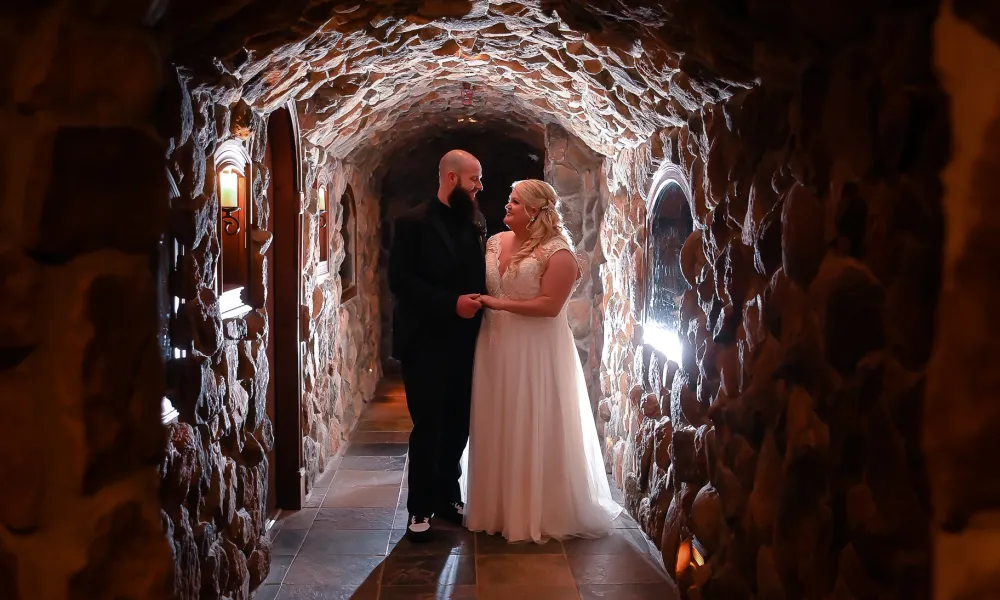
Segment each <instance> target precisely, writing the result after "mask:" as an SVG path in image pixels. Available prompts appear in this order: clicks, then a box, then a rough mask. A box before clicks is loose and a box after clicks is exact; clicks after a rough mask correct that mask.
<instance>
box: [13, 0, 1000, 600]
mask: <svg viewBox="0 0 1000 600" xmlns="http://www.w3.org/2000/svg"><path fill="white" fill-rule="evenodd" d="M8 4H9V5H10V6H7V5H8ZM995 4H996V3H995V2H994V3H990V2H984V1H981V0H979V1H977V0H914V1H912V2H893V1H879V0H874V1H871V2H866V3H858V2H854V3H837V2H832V3H831V2H827V3H821V2H806V1H804V0H788V1H787V2H786V1H777V2H756V1H744V0H726V1H721V0H600V1H593V2H584V1H572V2H571V1H568V0H539V1H538V2H525V1H520V2H519V1H514V0H407V1H391V0H378V1H369V2H358V1H357V0H302V1H300V2H275V1H274V0H239V1H225V0H224V1H223V2H219V3H197V2H180V1H178V0H156V1H148V0H136V1H135V2H94V1H91V0H88V1H86V2H85V1H82V0H63V1H61V2H51V1H49V2H46V1H42V2H14V3H10V2H8V3H6V4H5V5H4V7H3V8H0V50H2V52H0V129H2V131H3V132H4V133H5V134H6V135H4V136H0V190H2V191H0V482H2V484H0V485H2V486H3V491H2V493H0V600H29V599H30V600H35V599H38V600H252V598H254V597H264V594H268V593H270V594H277V595H280V596H281V597H282V598H308V599H309V600H319V599H320V598H323V597H337V594H340V595H341V597H343V596H344V594H347V596H346V597H351V596H356V597H359V598H364V597H365V594H368V595H369V596H370V595H371V594H372V593H381V594H382V597H383V598H386V597H400V596H399V595H400V594H404V595H405V594H411V593H412V592H414V591H416V590H417V588H416V587H413V586H410V585H409V584H411V583H412V584H414V585H425V584H426V585H431V582H430V579H429V578H435V580H434V583H435V584H437V583H441V584H442V585H443V586H444V587H443V588H442V590H440V593H439V591H438V590H431V589H429V588H428V589H426V590H421V593H423V592H426V594H425V596H427V597H436V596H442V595H443V596H447V595H449V594H450V595H451V596H452V597H462V598H473V597H478V598H482V597H486V596H490V595H491V594H493V595H495V594H499V593H501V592H503V593H506V592H508V591H509V590H498V589H494V588H499V587H503V586H504V585H508V584H509V585H514V586H519V585H522V583H523V584H525V585H527V583H528V582H529V580H528V579H525V578H526V577H527V578H530V583H532V584H535V583H537V584H538V585H539V586H541V587H546V586H548V587H547V590H543V591H542V592H541V593H543V595H545V597H546V598H547V599H549V596H551V597H552V598H551V599H549V600H552V599H555V598H558V597H559V595H560V594H567V595H569V596H570V597H574V598H575V597H576V595H575V594H579V595H580V597H582V598H598V597H600V598H605V599H611V598H620V597H624V598H632V599H633V600H634V599H635V598H643V597H644V595H645V597H648V596H649V595H650V594H653V595H654V596H656V595H658V594H661V593H662V592H663V590H664V589H665V587H663V586H666V587H669V589H670V590H671V591H672V592H676V595H677V597H678V598H681V599H684V600H730V599H733V600H737V599H738V600H744V599H747V598H752V599H755V600H765V599H766V600H780V599H785V600H792V599H799V598H802V599H807V600H847V599H851V598H856V599H859V600H860V599H867V598H878V599H880V600H881V599H886V600H890V599H905V600H930V599H934V600H972V599H975V600H978V599H980V598H996V597H1000V552H997V550H996V549H997V548H998V547H1000V530H998V529H997V528H996V527H995V525H994V523H995V522H996V518H995V514H996V512H997V511H998V510H1000V486H998V485H997V483H996V478H995V477H993V476H991V475H989V473H992V472H993V470H994V469H993V465H992V458H993V456H995V455H996V443H995V441H994V440H995V439H997V431H1000V403H998V402H996V401H995V398H996V390H997V388H998V383H1000V382H998V380H997V376H996V375H995V373H996V369H995V365H996V364H997V363H998V362H1000V341H998V338H997V335H996V331H998V327H997V324H996V317H995V314H996V310H995V306H994V305H995V304H996V298H997V297H998V296H1000V278H997V277H996V264H997V263H998V262H1000V245H998V242H997V240H1000V211H998V210H997V209H996V207H997V206H1000V191H998V188H997V186H996V185H995V183H994V174H995V173H996V172H997V170H998V168H1000V144H998V143H997V141H996V140H998V139H1000V135H998V132H1000V78H998V77H997V73H1000V15H998V12H997V10H996V6H995ZM454 146H465V147H467V149H469V150H471V151H473V152H474V153H476V154H478V155H480V157H481V158H482V159H483V168H484V175H485V180H484V181H485V183H486V191H485V192H484V194H483V196H482V198H481V200H482V205H483V209H484V212H486V215H487V219H488V221H489V228H490V230H491V232H496V231H499V230H501V229H502V226H501V225H499V224H498V221H499V218H500V210H501V208H502V204H503V200H504V198H505V197H506V195H507V194H508V193H509V183H510V181H511V180H513V179H518V178H522V177H537V178H540V179H543V180H544V181H545V182H546V183H547V184H549V186H551V188H552V189H553V190H554V191H555V193H556V196H557V202H552V203H550V204H551V206H553V207H556V206H557V207H558V210H559V211H560V213H561V216H562V218H563V220H564V221H565V225H566V230H567V234H566V235H567V237H568V238H570V239H569V240H567V241H568V242H571V245H572V246H573V250H574V253H575V254H576V258H577V263H578V265H579V267H580V269H579V272H580V274H581V277H580V280H579V283H578V284H576V285H577V287H575V288H574V291H573V292H572V294H571V295H570V297H569V299H568V300H567V301H566V302H565V303H564V304H563V306H562V307H561V309H562V310H564V313H561V314H564V315H565V318H566V326H567V327H569V329H570V331H571V334H572V339H570V338H569V337H568V336H563V339H564V340H565V341H566V343H567V346H566V347H567V348H569V350H570V352H568V353H571V351H572V350H573V348H572V347H571V346H572V345H575V350H576V353H577V355H578V357H579V359H580V366H581V368H582V372H583V381H584V384H585V387H586V391H587V394H586V397H584V394H582V393H580V394H577V396H579V398H580V400H581V402H580V403H579V405H580V406H582V410H581V413H582V412H586V411H587V410H588V409H589V410H590V413H591V416H592V417H593V422H594V425H595V428H596V431H597V436H596V437H597V439H596V440H594V439H593V438H594V436H593V435H591V434H589V433H588V434H587V435H588V436H589V438H588V439H589V441H590V442H593V444H592V445H595V446H598V447H597V449H596V450H595V451H594V452H593V453H592V455H593V456H594V457H595V460H593V461H592V464H593V465H596V467H597V470H599V469H600V463H601V461H602V460H603V466H604V469H605V471H606V472H607V475H608V478H609V480H610V481H611V482H612V485H613V487H614V488H615V489H616V490H617V495H616V499H617V500H618V501H619V502H620V504H621V506H622V507H623V508H624V509H625V510H626V512H627V513H628V515H629V518H630V519H631V520H625V521H623V524H627V525H629V526H626V527H621V528H619V530H618V532H617V533H616V534H615V535H614V536H611V537H609V538H608V539H607V540H604V541H601V542H600V543H593V544H575V543H570V542H567V543H565V544H554V545H552V546H549V547H548V548H546V549H545V550H544V551H541V554H539V555H537V556H536V555H531V559H532V560H529V559H526V558H524V557H523V555H521V554H518V553H519V552H521V551H522V549H520V548H516V547H511V548H506V547H500V546H498V545H494V544H493V542H492V541H489V540H480V539H479V538H477V537H476V536H473V535H471V534H468V535H467V534H466V533H463V532H462V531H459V530H453V531H452V532H451V533H449V534H447V535H446V536H445V538H444V539H445V541H444V542H442V543H441V544H440V545H438V546H430V547H429V548H428V549H427V552H426V553H425V554H424V555H421V554H420V551H417V550H416V549H408V548H406V547H405V545H402V544H396V545H393V544H394V543H395V541H397V539H398V525H399V523H398V521H397V514H396V507H397V506H398V502H399V497H400V495H401V493H402V492H401V490H402V487H401V486H402V485H403V484H402V473H403V469H405V467H406V462H405V461H406V459H405V448H404V447H403V446H404V445H403V440H404V433H403V432H404V431H405V428H406V426H407V419H406V418H405V416H404V415H403V412H402V409H401V402H400V399H399V397H398V395H395V396H393V394H392V393H390V392H391V390H389V388H386V387H382V388H380V387H379V386H380V385H382V386H386V385H388V384H386V383H382V382H383V381H387V380H389V379H391V376H392V374H393V369H394V365H393V363H392V362H391V361H389V360H387V356H388V355H389V354H390V353H391V351H392V349H391V347H390V344H391V343H390V342H389V340H390V338H391V335H392V333H393V331H392V330H393V323H392V321H391V319H390V318H388V316H387V315H388V314H389V313H388V309H389V307H391V306H392V305H393V302H394V301H395V299H394V298H393V297H392V294H390V293H389V291H388V290H387V289H386V286H385V285H384V278H385V276H386V274H385V270H386V269H385V266H386V259H387V240H388V239H390V238H391V236H392V232H393V227H394V224H395V218H396V216H397V215H398V212H399V210H400V209H401V208H402V207H404V206H406V205H408V204H410V203H411V202H413V201H414V200H416V199H421V198H424V199H425V198H426V196H427V195H428V194H431V193H433V187H434V184H433V177H434V171H435V169H436V161H437V160H438V159H439V158H440V154H441V153H442V152H443V151H444V150H445V149H450V148H451V147H454ZM545 189H548V188H545ZM449 316H450V314H449ZM510 378H511V379H516V378H515V377H510ZM588 402H589V404H588ZM585 416H586V415H585ZM584 421H585V422H586V423H587V424H588V425H589V424H590V420H589V419H584ZM588 431H589V430H588ZM591 479H593V478H591ZM598 479H599V480H600V481H601V482H603V481H604V480H603V478H598ZM358 503H360V505H359V504H358ZM352 504H353V506H352ZM369 504H370V505H371V506H368V505H369ZM354 509H357V510H358V511H359V512H349V513H343V514H341V515H340V516H338V513H337V512H336V511H353V510H354ZM369 509H371V510H369ZM390 512H391V513H392V514H391V515H390V514H389V513H390ZM343 515H348V516H347V517H343ZM390 516H391V519H390ZM342 517H343V518H342ZM296 532H300V533H296ZM345 532H351V533H345ZM297 537H298V539H299V542H301V543H299V542H296V538H297ZM640 539H642V540H647V541H648V543H647V545H646V546H642V544H640V543H639V540H640ZM448 540H450V541H448ZM383 542H384V547H383ZM453 542H454V543H453ZM480 542H482V543H480ZM626 542H627V543H626ZM633 542H635V544H633ZM649 544H652V545H651V546H650V545H649ZM362 550H363V551H362ZM411 550H412V552H411ZM348 551H349V552H348ZM369 551H370V552H369ZM317 556H322V557H324V559H323V560H322V561H320V562H322V564H315V563H316V557H317ZM359 557H360V558H359ZM594 557H603V558H594ZM293 558H294V561H293V560H292V559H293ZM300 560H301V561H302V562H301V563H298V561H300ZM309 561H313V563H314V564H313V567H314V568H312V567H308V565H309ZM421 561H425V563H426V564H427V565H431V566H430V567H428V568H424V567H419V564H424V563H421ZM534 561H537V562H534ZM546 561H551V563H548V562H546ZM602 561H603V562H602ZM522 563H524V564H527V565H528V566H523V565H522ZM651 563H655V564H656V565H657V566H656V569H661V570H662V572H661V571H660V570H650V569H653V567H652V566H650V565H651ZM296 564H299V566H296ZM543 564H547V565H549V566H551V568H546V569H544V570H545V572H546V576H547V577H548V576H549V575H550V574H551V573H550V571H551V572H552V573H559V574H561V575H558V577H557V578H556V579H553V580H552V581H555V582H556V583H551V581H550V580H544V581H543V580H542V576H541V575H539V576H538V578H537V581H535V576H534V575H533V573H535V571H532V570H531V569H537V568H538V565H543ZM351 565H355V567H356V568H355V567H351ZM358 565H360V566H358ZM400 565H403V566H402V567H400ZM406 565H411V566H413V568H412V569H410V568H409V567H408V566H406ZM498 565H499V566H498ZM588 565H589V566H588ZM640 565H643V566H640ZM522 566H523V568H522ZM647 567H648V569H647ZM338 569H340V570H339V571H338ZM352 569H353V570H352ZM394 569H396V570H394ZM526 573H527V575H525V574H526ZM629 573H631V575H629ZM653 573H655V575H654V574H653ZM664 574H665V577H666V579H663V577H661V576H662V575H664ZM599 576H600V577H603V578H604V579H603V580H602V581H601V582H598V581H597V580H598V579H599ZM341 577H342V578H341ZM359 577H360V579H359ZM282 578H283V579H282ZM518 578H521V579H518ZM616 578H617V579H616ZM278 581H281V582H282V583H281V585H280V586H278V585H276V583H277V582H278ZM362 584H364V585H362ZM599 585H609V586H618V587H614V588H613V589H612V588H597V587H595V586H599ZM310 586H313V587H310ZM448 586H451V587H448ZM629 586H632V587H629ZM643 586H647V587H643ZM401 588H406V589H401ZM536 591H537V590H536ZM314 592H315V593H314ZM516 592H517V593H514V594H512V595H511V597H517V596H518V595H523V596H524V598H525V600H527V598H528V597H529V590H528V588H518V590H516ZM416 597H420V596H419V595H417V596H416ZM668 597H669V596H668Z"/></svg>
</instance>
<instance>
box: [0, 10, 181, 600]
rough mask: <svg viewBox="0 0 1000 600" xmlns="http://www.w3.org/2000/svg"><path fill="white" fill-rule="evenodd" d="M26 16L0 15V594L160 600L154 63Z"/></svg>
mask: <svg viewBox="0 0 1000 600" xmlns="http://www.w3.org/2000/svg"><path fill="white" fill-rule="evenodd" d="M36 6H37V5H36V4H31V5H25V6H22V7H18V8H7V7H5V8H4V9H3V10H2V11H0V48H2V50H3V51H2V54H3V58H0V130H3V132H4V135H3V136H2V139H0V240H2V241H0V481H2V483H0V487H2V488H3V492H2V493H0V597H2V598H5V599H14V600H18V599H27V598H50V599H69V598H80V599H83V598H93V599H95V600H101V599H110V598H138V597H141V598H147V599H149V600H160V599H163V600H166V599H167V598H170V597H171V594H170V586H169V582H170V571H171V558H170V545H169V543H168V541H167V539H166V538H165V537H164V536H163V535H162V533H161V529H160V518H159V510H158V504H159V503H158V499H157V493H158V492H157V488H158V485H157V475H156V469H157V464H158V463H159V462H160V461H161V460H162V458H163V453H162V446H163V440H164V432H163V427H162V423H161V422H160V402H161V398H162V395H163V361H162V358H161V356H160V353H159V348H158V338H157V336H158V334H159V332H160V325H159V314H158V305H157V281H158V279H159V278H160V275H161V274H160V273H158V272H157V271H156V270H155V268H153V267H155V263H154V261H151V260H150V258H151V257H155V256H156V255H157V254H158V253H159V244H160V240H161V238H162V237H163V235H164V234H165V232H166V219H165V215H166V212H167V207H168V195H167V186H166V181H165V179H164V177H163V156H164V153H165V148H166V144H165V142H164V140H163V139H161V138H160V137H159V136H158V135H157V133H156V131H155V129H154V128H153V127H150V126H149V125H150V123H149V122H148V120H149V118H150V115H152V114H153V113H154V110H155V99H156V95H157V93H158V89H159V87H160V85H161V65H160V58H159V56H158V50H157V48H156V46H155V43H154V40H153V38H152V37H151V36H149V35H147V33H146V32H144V31H143V29H142V27H141V23H140V20H141V15H140V16H136V15H130V14H122V15H120V16H119V17H120V18H119V21H118V25H117V26H116V27H115V28H114V29H109V28H107V27H104V26H102V25H101V24H100V23H99V22H95V21H94V20H90V19H84V18H76V17H74V16H73V15H72V12H71V10H70V9H69V7H67V6H64V5H59V6H55V5H48V6H46V7H45V9H44V17H43V16H42V11H38V10H37V9H36ZM96 20H97V21H99V20H100V19H99V18H97V19H96ZM80 46H86V48H85V49H83V50H86V51H81V48H80ZM110 69H115V70H117V69H123V70H125V71H126V72H129V73H131V74H132V76H131V77H128V78H123V77H109V76H108V71H109V70H110ZM136 125H139V127H136Z"/></svg>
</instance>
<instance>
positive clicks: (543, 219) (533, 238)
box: [510, 179, 573, 265]
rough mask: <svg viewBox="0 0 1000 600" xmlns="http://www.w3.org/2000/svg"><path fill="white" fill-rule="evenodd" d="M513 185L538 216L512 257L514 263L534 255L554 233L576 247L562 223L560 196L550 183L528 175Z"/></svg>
mask: <svg viewBox="0 0 1000 600" xmlns="http://www.w3.org/2000/svg"><path fill="white" fill-rule="evenodd" d="M510 187H511V189H513V190H514V191H516V192H517V195H518V198H519V199H520V200H521V204H523V205H524V206H525V207H528V208H531V209H532V210H533V211H537V213H536V214H535V218H534V219H532V220H531V222H530V223H528V239H526V240H525V241H524V243H523V244H521V247H520V248H518V250H517V252H515V253H514V256H512V257H511V259H510V264H511V265H516V264H518V263H519V262H521V260H523V259H524V258H525V257H528V256H531V253H532V252H534V251H535V249H536V248H538V247H539V246H541V245H542V244H544V243H545V242H547V241H549V240H551V239H552V238H555V237H559V238H562V239H563V240H564V241H565V242H566V243H567V244H568V245H569V247H570V248H572V247H573V241H572V240H571V239H570V237H569V233H568V232H567V231H566V226H565V225H563V219H562V215H561V214H559V197H558V196H557V195H556V191H555V190H554V189H552V186H551V185H549V184H547V183H545V182H544V181H539V180H537V179H525V180H523V181H515V182H514V185H512V186H510ZM529 214H530V213H529Z"/></svg>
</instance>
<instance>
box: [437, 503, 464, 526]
mask: <svg viewBox="0 0 1000 600" xmlns="http://www.w3.org/2000/svg"><path fill="white" fill-rule="evenodd" d="M434 516H435V517H440V518H442V519H444V520H445V521H448V522H449V523H451V524H452V525H457V526H459V527H462V526H463V525H465V504H463V503H461V502H449V503H448V504H445V505H444V506H442V507H441V508H440V509H438V511H437V512H435V513H434Z"/></svg>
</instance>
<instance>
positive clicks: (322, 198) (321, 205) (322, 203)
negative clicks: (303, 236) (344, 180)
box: [316, 187, 326, 212]
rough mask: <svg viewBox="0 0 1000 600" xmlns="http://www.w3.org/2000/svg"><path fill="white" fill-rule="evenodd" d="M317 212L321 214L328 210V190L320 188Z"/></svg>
mask: <svg viewBox="0 0 1000 600" xmlns="http://www.w3.org/2000/svg"><path fill="white" fill-rule="evenodd" d="M316 210H318V211H320V212H323V211H324V210H326V188H322V187H321V188H319V199H318V200H316Z"/></svg>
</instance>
